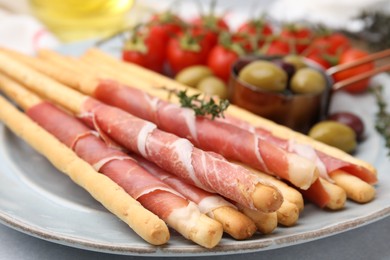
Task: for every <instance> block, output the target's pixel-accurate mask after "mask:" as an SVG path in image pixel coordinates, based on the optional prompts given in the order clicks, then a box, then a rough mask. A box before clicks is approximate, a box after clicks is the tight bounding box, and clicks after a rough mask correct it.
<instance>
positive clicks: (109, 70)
mask: <svg viewBox="0 0 390 260" xmlns="http://www.w3.org/2000/svg"><path fill="white" fill-rule="evenodd" d="M92 53H94V52H93V51H92ZM47 54H50V55H51V56H55V58H50V57H49V59H48V60H49V61H50V60H54V59H55V60H58V61H60V62H61V63H62V64H65V63H69V62H70V60H69V59H66V58H65V57H63V58H62V57H61V56H60V55H58V54H56V53H54V52H47ZM102 56H103V57H104V61H105V62H95V64H99V65H98V67H99V70H100V71H101V73H106V74H107V75H108V74H109V75H111V76H112V77H115V78H120V80H121V81H126V79H131V80H130V81H131V82H128V81H127V82H124V83H134V82H132V81H133V79H134V78H135V77H126V76H123V75H125V73H120V70H115V69H114V67H115V66H109V64H111V63H112V64H111V65H113V64H114V63H116V62H114V61H112V60H111V58H107V57H105V56H104V55H102ZM85 57H90V56H88V55H86V56H85ZM84 60H86V61H87V62H91V59H88V58H85V59H84ZM106 61H107V62H106ZM60 62H59V63H60ZM80 66H84V67H87V66H85V65H81V64H80ZM131 66H133V65H131ZM49 67H51V66H49ZM65 67H71V65H70V64H68V65H66V66H65V65H64V68H65ZM73 67H75V65H73ZM141 70H142V68H141ZM85 77H87V76H85ZM56 78H57V79H58V80H61V77H60V76H58V77H56ZM85 82H88V84H84V85H88V86H87V87H86V88H87V89H88V90H89V91H90V92H93V91H94V88H95V87H96V86H97V82H98V81H97V80H95V81H93V80H89V81H86V80H84V83H85ZM135 83H137V82H135ZM143 84H146V85H147V83H143ZM146 85H145V86H144V87H145V88H147V87H148V86H146ZM75 87H76V88H77V86H75ZM89 94H91V93H89ZM163 98H165V97H163ZM345 185H347V186H348V183H346V184H345ZM359 187H360V186H359ZM359 187H358V186H354V185H349V190H350V192H348V193H347V195H349V194H351V195H352V194H357V193H359V192H360V191H359V190H358V188H359ZM328 191H336V194H339V195H342V193H341V192H339V190H338V189H328ZM352 191H353V192H352ZM292 195H293V194H290V195H289V196H285V197H286V198H291V200H293V199H294V197H295V198H297V201H296V203H297V206H298V207H299V210H300V211H301V210H302V208H303V199H302V198H299V197H297V196H292ZM331 198H332V199H333V200H332V201H330V202H329V204H330V205H331V206H330V207H328V208H334V209H335V208H338V206H335V205H341V204H340V203H335V201H342V200H343V198H337V197H336V196H335V194H333V196H331ZM351 199H353V198H351ZM284 212H287V211H284ZM292 212H294V211H292ZM292 214H293V213H292ZM280 216H284V217H286V215H285V214H280ZM287 219H293V218H292V217H291V218H287ZM296 219H297V218H296ZM284 224H286V223H284Z"/></svg>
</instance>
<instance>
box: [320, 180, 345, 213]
mask: <svg viewBox="0 0 390 260" xmlns="http://www.w3.org/2000/svg"><path fill="white" fill-rule="evenodd" d="M319 180H320V182H321V184H322V186H323V187H324V188H325V190H326V191H327V193H328V194H329V196H330V200H329V202H328V204H326V205H325V207H326V208H328V209H331V210H339V209H342V208H344V205H345V201H346V200H347V194H346V192H345V190H344V189H343V188H341V187H339V186H337V185H335V184H333V183H330V182H328V181H326V180H324V179H322V178H319Z"/></svg>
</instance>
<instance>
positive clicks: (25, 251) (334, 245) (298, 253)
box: [0, 217, 390, 260]
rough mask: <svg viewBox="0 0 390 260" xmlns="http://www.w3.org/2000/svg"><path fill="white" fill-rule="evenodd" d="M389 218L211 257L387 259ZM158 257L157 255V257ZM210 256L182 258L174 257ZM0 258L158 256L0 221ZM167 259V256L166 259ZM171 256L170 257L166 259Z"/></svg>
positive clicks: (61, 259)
mask: <svg viewBox="0 0 390 260" xmlns="http://www.w3.org/2000/svg"><path fill="white" fill-rule="evenodd" d="M389 240H390V217H386V218H384V219H382V220H379V221H376V222H374V223H371V224H368V225H365V226H362V227H359V228H356V229H353V230H350V231H346V232H343V233H341V234H338V235H334V236H330V237H326V238H322V239H318V240H315V241H312V242H308V243H303V244H299V245H295V246H289V247H283V248H279V249H275V250H267V251H261V252H257V253H248V254H241V255H227V256H226V255H225V256H213V259H214V260H219V259H224V260H225V259H245V260H251V259H283V260H285V259H300V260H304V259H316V260H320V259H332V260H336V259H343V260H344V259H345V260H348V259H354V260H358V259H370V260H379V259H383V260H385V259H390V244H389ZM159 258H160V257H159ZM201 258H202V259H210V256H208V257H207V256H206V257H182V258H177V259H191V260H196V259H201ZM0 259H1V260H3V259H4V260H5V259H7V260H8V259H17V260H19V259H21V260H28V259H40V260H46V259H55V260H65V259H72V260H73V259H74V260H76V259H114V260H116V259H118V260H120V259H158V258H156V257H140V256H124V255H113V254H107V253H99V252H92V251H86V250H81V249H77V248H72V247H68V246H63V245H59V244H56V243H52V242H48V241H45V240H42V239H39V238H35V237H32V236H30V235H27V234H24V233H22V232H19V231H16V230H14V229H11V228H9V227H7V226H4V225H1V224H0ZM167 259H168V258H167ZM169 259H172V258H169Z"/></svg>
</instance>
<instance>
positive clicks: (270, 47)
mask: <svg viewBox="0 0 390 260" xmlns="http://www.w3.org/2000/svg"><path fill="white" fill-rule="evenodd" d="M288 54H296V55H300V56H304V57H306V58H308V59H311V60H313V61H315V62H317V63H318V64H320V65H321V66H322V67H324V69H327V68H329V67H331V66H334V65H337V64H342V63H348V62H351V61H353V60H356V59H359V58H362V57H364V56H367V55H368V53H367V52H366V51H364V50H361V49H357V48H355V47H352V45H351V42H350V40H349V39H348V38H347V37H346V36H345V35H343V34H341V33H338V32H331V31H329V30H323V29H322V30H317V29H315V28H313V27H310V26H308V25H306V24H285V25H281V26H278V28H276V27H275V26H274V25H272V24H271V23H270V22H268V21H267V20H266V19H265V18H263V17H262V18H259V19H250V20H248V21H246V22H244V23H243V24H241V25H240V26H239V27H238V28H237V30H235V31H233V30H231V29H230V28H229V24H228V22H227V21H226V20H225V18H224V17H221V16H216V15H214V14H207V15H199V16H198V17H196V18H195V19H192V20H191V21H185V20H184V19H182V18H181V17H179V16H178V15H177V14H175V13H173V12H171V11H166V12H162V13H157V14H155V15H153V16H152V17H151V19H150V20H149V21H148V22H147V23H144V24H142V25H139V26H136V27H135V29H134V31H133V32H132V33H131V36H130V37H129V38H128V39H127V40H126V42H125V44H124V46H123V50H122V58H123V60H125V61H128V62H132V63H136V64H139V65H141V66H143V67H146V68H148V69H151V70H154V71H156V72H159V73H163V74H165V75H169V76H174V75H176V74H177V73H178V72H180V71H181V70H183V69H184V68H187V67H190V66H193V65H206V66H208V67H209V68H210V69H211V70H212V71H213V73H214V75H215V76H217V77H219V78H220V79H222V80H223V81H225V82H227V81H228V79H229V75H230V68H231V66H232V64H233V63H234V62H235V61H236V60H237V59H238V58H239V57H240V56H244V55H288ZM373 66H374V65H373V64H372V63H368V64H364V65H361V66H358V67H355V68H352V69H349V70H345V71H343V72H340V73H337V74H335V75H334V80H335V81H336V82H337V81H341V80H343V79H346V78H349V77H351V76H353V75H356V74H360V73H362V72H365V71H367V70H370V69H372V68H373ZM368 82H369V80H363V81H360V82H357V83H355V84H352V85H350V86H348V87H347V88H345V90H347V91H349V92H352V93H360V92H363V91H365V90H366V88H367V86H368Z"/></svg>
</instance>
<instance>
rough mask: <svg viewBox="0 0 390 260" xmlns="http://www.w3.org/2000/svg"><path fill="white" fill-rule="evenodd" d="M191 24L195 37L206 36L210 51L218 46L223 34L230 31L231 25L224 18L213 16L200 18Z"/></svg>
mask: <svg viewBox="0 0 390 260" xmlns="http://www.w3.org/2000/svg"><path fill="white" fill-rule="evenodd" d="M191 24H192V25H193V33H194V34H195V35H204V37H205V42H206V45H208V48H209V50H211V49H212V48H213V47H214V46H215V45H217V43H218V37H219V34H220V33H221V32H227V31H229V30H230V28H229V25H228V24H227V22H226V21H225V20H224V19H223V18H222V17H218V16H215V15H213V14H209V15H203V16H199V17H197V18H195V19H193V20H192V22H191Z"/></svg>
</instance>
